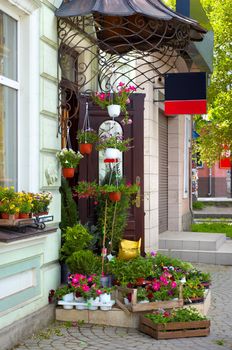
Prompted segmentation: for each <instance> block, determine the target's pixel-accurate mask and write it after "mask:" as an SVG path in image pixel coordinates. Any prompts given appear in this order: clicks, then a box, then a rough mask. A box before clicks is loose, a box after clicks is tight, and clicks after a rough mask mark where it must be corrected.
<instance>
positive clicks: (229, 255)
mask: <svg viewBox="0 0 232 350" xmlns="http://www.w3.org/2000/svg"><path fill="white" fill-rule="evenodd" d="M159 252H160V253H161V254H164V255H168V256H172V257H173V258H179V259H182V260H184V261H189V262H193V263H194V262H195V263H205V264H214V265H232V240H227V241H226V242H225V243H224V244H223V245H221V247H220V248H219V249H218V250H217V251H212V250H205V251H204V250H198V251H196V250H187V249H181V250H179V249H159Z"/></svg>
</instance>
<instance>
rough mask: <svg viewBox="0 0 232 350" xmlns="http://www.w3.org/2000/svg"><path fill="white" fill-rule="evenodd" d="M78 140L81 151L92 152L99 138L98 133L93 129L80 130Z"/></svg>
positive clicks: (82, 152) (84, 152) (83, 152)
mask: <svg viewBox="0 0 232 350" xmlns="http://www.w3.org/2000/svg"><path fill="white" fill-rule="evenodd" d="M77 140H78V142H79V149H80V153H81V154H90V153H91V152H92V148H93V144H94V143H96V142H97V140H98V135H97V133H96V131H95V130H93V129H86V130H78V132H77Z"/></svg>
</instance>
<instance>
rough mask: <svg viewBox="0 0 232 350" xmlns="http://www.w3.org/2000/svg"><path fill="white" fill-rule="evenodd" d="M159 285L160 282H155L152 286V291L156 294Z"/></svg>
mask: <svg viewBox="0 0 232 350" xmlns="http://www.w3.org/2000/svg"><path fill="white" fill-rule="evenodd" d="M160 287H161V284H160V282H158V281H156V282H154V283H153V284H152V289H153V290H154V291H155V292H157V291H158V290H160Z"/></svg>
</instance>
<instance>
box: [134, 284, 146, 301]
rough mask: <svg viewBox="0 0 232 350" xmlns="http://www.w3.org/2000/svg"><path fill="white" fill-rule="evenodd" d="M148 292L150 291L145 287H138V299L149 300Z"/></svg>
mask: <svg viewBox="0 0 232 350" xmlns="http://www.w3.org/2000/svg"><path fill="white" fill-rule="evenodd" d="M147 294H148V292H147V290H146V289H145V288H142V287H139V288H137V300H138V301H143V300H148V298H147Z"/></svg>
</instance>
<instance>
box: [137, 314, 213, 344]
mask: <svg viewBox="0 0 232 350" xmlns="http://www.w3.org/2000/svg"><path fill="white" fill-rule="evenodd" d="M139 330H140V331H141V332H143V333H145V334H148V335H150V336H151V337H152V338H155V339H157V340H159V339H176V338H190V337H206V336H207V335H209V333H210V321H208V320H202V321H190V322H170V323H166V324H162V323H158V324H155V323H154V322H152V321H151V320H149V319H148V318H146V317H144V316H141V317H140V324H139Z"/></svg>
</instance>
